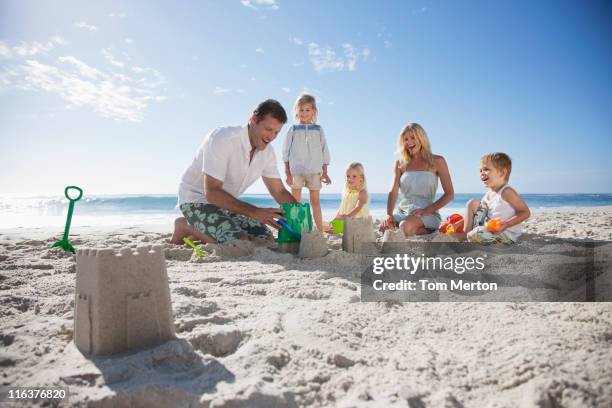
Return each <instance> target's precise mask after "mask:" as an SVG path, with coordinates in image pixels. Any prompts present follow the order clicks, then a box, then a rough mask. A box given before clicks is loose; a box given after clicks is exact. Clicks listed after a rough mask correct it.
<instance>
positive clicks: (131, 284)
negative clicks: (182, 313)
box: [74, 246, 175, 355]
mask: <svg viewBox="0 0 612 408" xmlns="http://www.w3.org/2000/svg"><path fill="white" fill-rule="evenodd" d="M76 262H77V277H76V296H75V317H74V342H75V344H76V346H77V348H78V349H79V350H81V352H83V353H86V354H98V355H107V354H114V353H120V352H124V351H127V350H133V349H138V348H142V347H147V346H151V345H154V344H158V343H161V342H164V341H166V340H169V339H172V338H174V337H175V335H174V322H173V317H172V303H171V301H170V288H169V286H168V274H167V272H166V261H165V258H164V253H163V250H162V247H161V246H153V247H152V248H151V247H150V246H143V247H138V248H137V250H136V252H132V249H130V248H124V249H121V250H120V251H119V253H115V251H114V250H113V249H79V250H77V254H76Z"/></svg>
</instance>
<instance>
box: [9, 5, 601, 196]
mask: <svg viewBox="0 0 612 408" xmlns="http://www.w3.org/2000/svg"><path fill="white" fill-rule="evenodd" d="M611 23H612V5H611V4H610V2H606V1H602V2H598V1H588V2H581V1H577V0H576V1H539V2H528V1H513V2H502V1H384V2H371V1H355V2H347V1H310V2H307V3H306V2H297V1H285V0H250V1H247V0H243V1H240V0H235V1H229V0H228V1H182V2H150V1H130V2H119V1H105V2H82V1H52V2H40V1H29V0H25V1H24V0H19V1H17V0H8V1H3V2H1V3H0V162H1V163H2V166H3V170H2V172H0V186H1V187H0V193H2V194H30V195H31V194H36V195H38V194H40V195H44V194H53V195H58V194H61V193H62V191H63V187H64V186H65V185H67V184H76V185H79V186H82V187H83V188H84V189H85V190H86V192H87V193H89V194H129V193H132V194H140V193H175V192H176V189H177V185H178V182H179V180H180V177H181V175H182V172H183V171H184V169H185V168H186V167H187V165H188V164H189V163H190V161H191V159H192V157H193V154H194V153H195V150H196V148H197V146H198V145H199V144H200V142H201V139H202V137H203V136H204V135H205V134H206V133H207V132H208V131H209V130H211V129H212V128H215V127H218V126H224V125H230V124H241V123H245V122H246V120H247V119H248V117H249V116H250V113H251V112H252V110H253V108H254V107H255V105H256V104H257V103H258V102H259V101H261V100H263V99H266V98H268V97H271V98H276V99H278V100H279V101H280V102H281V103H282V104H283V105H284V106H285V108H286V109H287V110H288V111H290V110H291V107H292V105H293V101H294V100H295V98H296V97H297V96H298V95H299V94H300V93H301V92H302V91H307V92H310V93H313V94H314V95H315V96H316V97H317V99H318V103H319V111H320V112H319V123H320V124H321V125H322V126H323V127H324V128H325V130H326V134H327V136H328V142H329V144H330V150H331V153H332V165H331V166H330V175H331V177H332V180H334V183H333V184H332V186H330V187H328V188H326V189H324V190H323V192H330V193H332V192H340V191H341V188H342V177H343V173H344V168H345V166H346V165H347V164H348V163H349V162H351V161H361V162H362V163H363V164H364V165H365V168H366V174H367V177H368V185H369V189H370V191H371V192H385V191H387V189H388V187H389V184H390V181H391V170H392V165H393V161H394V151H395V146H396V145H395V144H396V140H397V137H398V133H399V131H400V130H401V128H402V127H403V126H404V124H405V123H407V122H418V123H420V124H421V125H422V126H423V127H424V128H425V129H426V130H427V132H428V134H429V137H430V140H431V143H432V146H433V150H434V153H437V154H441V155H443V156H444V157H445V158H446V159H447V162H448V164H449V168H450V170H451V175H452V178H453V183H454V185H455V190H456V191H457V192H481V191H483V187H482V185H481V183H480V181H479V179H478V160H479V158H480V156H481V155H483V154H484V153H487V152H491V151H504V152H506V153H508V154H510V156H511V157H512V158H513V161H514V170H513V173H512V176H511V184H512V185H513V186H515V187H516V188H517V189H518V191H519V192H525V193H564V192H570V193H571V192H612V164H611V161H610V159H609V156H610V154H611V153H610V152H612V141H611V140H612V138H611V135H612V121H611V120H610V117H611V115H612V75H610V73H611V72H612V41H611V40H612V24H611ZM285 131H286V128H285V129H283V131H282V133H281V135H280V136H279V138H278V139H277V140H276V141H275V142H274V146H275V149H276V151H277V156H279V159H280V149H281V146H282V139H283V138H284V135H285ZM279 169H282V167H281V165H280V162H279ZM249 192H252V193H258V192H264V188H263V186H262V185H261V184H258V185H255V186H254V187H253V188H252V189H251V190H250V191H249Z"/></svg>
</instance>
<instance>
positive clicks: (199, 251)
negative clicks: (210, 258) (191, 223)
mask: <svg viewBox="0 0 612 408" xmlns="http://www.w3.org/2000/svg"><path fill="white" fill-rule="evenodd" d="M183 242H184V243H186V244H187V245H189V246H190V247H192V248H193V250H194V251H195V254H196V256H197V257H198V258H202V257H203V256H204V254H203V253H202V251H201V250H200V248H198V247H197V246H196V244H194V243H193V241H192V240H190V239H189V238H183Z"/></svg>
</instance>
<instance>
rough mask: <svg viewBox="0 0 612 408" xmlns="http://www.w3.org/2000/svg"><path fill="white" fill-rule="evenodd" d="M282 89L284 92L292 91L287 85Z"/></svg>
mask: <svg viewBox="0 0 612 408" xmlns="http://www.w3.org/2000/svg"><path fill="white" fill-rule="evenodd" d="M281 90H282V91H283V92H287V93H289V92H291V89H290V88H287V87H283V88H281Z"/></svg>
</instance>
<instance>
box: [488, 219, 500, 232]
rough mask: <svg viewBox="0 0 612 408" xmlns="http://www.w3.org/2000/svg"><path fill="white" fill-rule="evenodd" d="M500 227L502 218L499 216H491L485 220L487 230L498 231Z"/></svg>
mask: <svg viewBox="0 0 612 408" xmlns="http://www.w3.org/2000/svg"><path fill="white" fill-rule="evenodd" d="M501 228H502V220H501V218H491V219H490V220H489V221H487V231H489V232H499V231H501Z"/></svg>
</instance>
